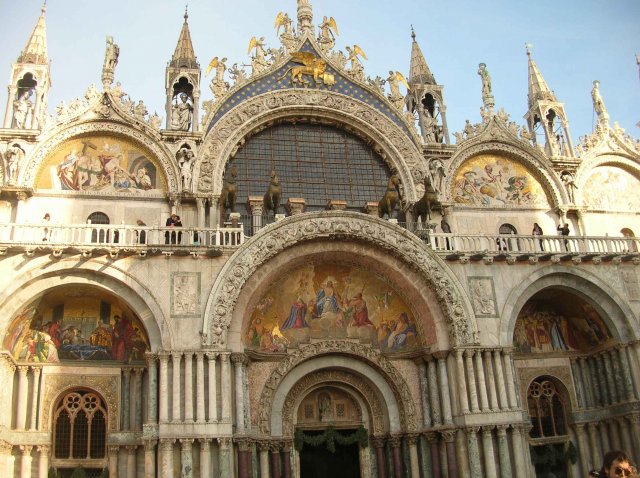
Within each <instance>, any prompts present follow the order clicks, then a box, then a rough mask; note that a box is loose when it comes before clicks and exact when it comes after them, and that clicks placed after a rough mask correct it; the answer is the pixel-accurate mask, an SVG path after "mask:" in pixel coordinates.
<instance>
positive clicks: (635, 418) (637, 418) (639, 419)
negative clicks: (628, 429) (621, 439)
mask: <svg viewBox="0 0 640 478" xmlns="http://www.w3.org/2000/svg"><path fill="white" fill-rule="evenodd" d="M627 418H628V419H629V421H630V422H631V423H633V424H634V425H638V424H640V413H632V414H631V415H628V416H627Z"/></svg>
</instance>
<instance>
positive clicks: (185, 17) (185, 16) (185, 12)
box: [184, 3, 189, 23]
mask: <svg viewBox="0 0 640 478" xmlns="http://www.w3.org/2000/svg"><path fill="white" fill-rule="evenodd" d="M188 18H189V4H188V3H185V5H184V21H185V23H186V22H187V19H188Z"/></svg>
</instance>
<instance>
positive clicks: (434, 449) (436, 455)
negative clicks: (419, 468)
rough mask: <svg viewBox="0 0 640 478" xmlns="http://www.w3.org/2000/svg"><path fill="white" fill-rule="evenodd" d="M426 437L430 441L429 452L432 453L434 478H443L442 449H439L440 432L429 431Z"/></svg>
mask: <svg viewBox="0 0 640 478" xmlns="http://www.w3.org/2000/svg"><path fill="white" fill-rule="evenodd" d="M424 437H425V438H426V439H427V441H428V442H429V452H430V455H431V471H432V472H433V478H442V468H441V467H440V450H439V449H438V434H437V433H436V432H427V433H425V434H424Z"/></svg>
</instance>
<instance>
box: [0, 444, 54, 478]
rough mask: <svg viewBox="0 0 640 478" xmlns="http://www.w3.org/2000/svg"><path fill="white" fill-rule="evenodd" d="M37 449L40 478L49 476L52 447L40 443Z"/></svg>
mask: <svg viewBox="0 0 640 478" xmlns="http://www.w3.org/2000/svg"><path fill="white" fill-rule="evenodd" d="M36 451H37V452H38V478H48V476H49V453H50V447H49V445H38V446H37V447H36ZM2 476H5V475H2Z"/></svg>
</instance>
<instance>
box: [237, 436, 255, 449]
mask: <svg viewBox="0 0 640 478" xmlns="http://www.w3.org/2000/svg"><path fill="white" fill-rule="evenodd" d="M233 442H234V443H235V444H236V445H238V449H239V450H240V451H249V450H251V445H253V440H252V439H251V438H249V437H237V438H234V439H233Z"/></svg>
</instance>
